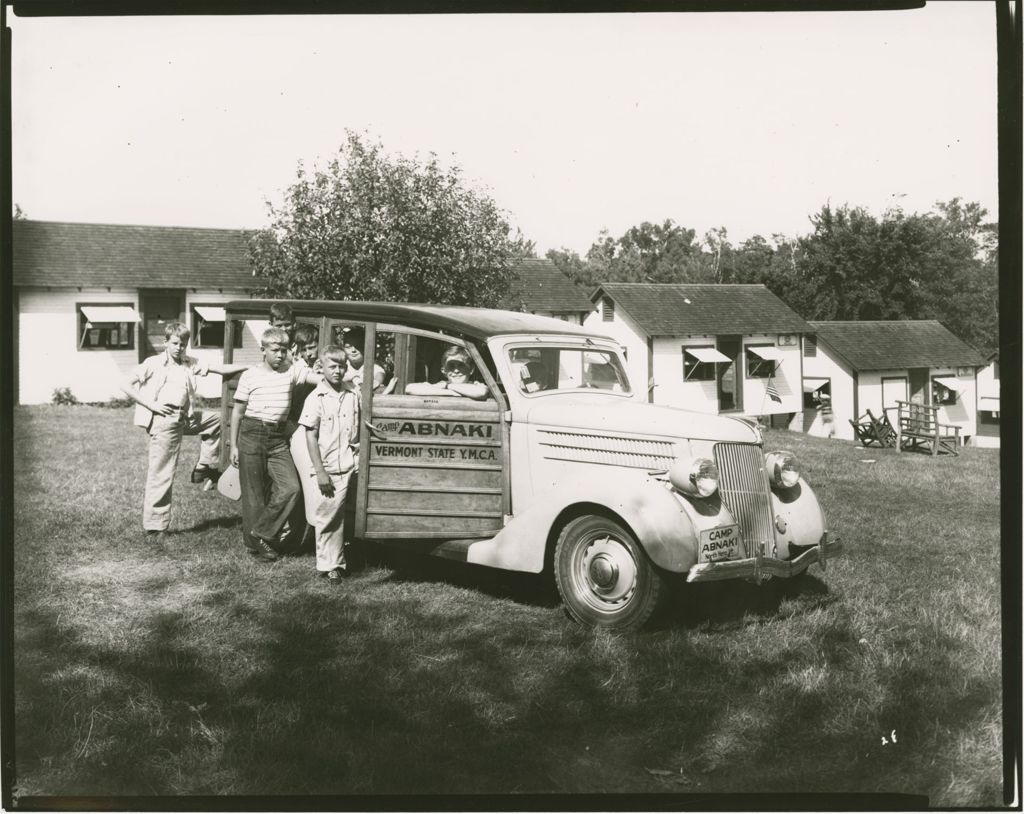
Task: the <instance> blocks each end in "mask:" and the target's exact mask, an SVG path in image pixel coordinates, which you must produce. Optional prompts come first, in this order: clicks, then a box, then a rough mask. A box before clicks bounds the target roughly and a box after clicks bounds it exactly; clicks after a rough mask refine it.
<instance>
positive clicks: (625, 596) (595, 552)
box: [576, 535, 637, 610]
mask: <svg viewBox="0 0 1024 814" xmlns="http://www.w3.org/2000/svg"><path fill="white" fill-rule="evenodd" d="M577 563H578V569H577V572H576V573H577V574H578V576H579V581H580V587H581V588H582V589H583V590H582V591H581V594H582V595H583V596H584V598H585V599H586V600H587V601H588V602H589V604H591V605H592V606H593V607H595V608H597V609H599V610H613V609H615V608H617V607H621V606H622V604H623V603H625V602H627V601H629V599H630V598H631V597H632V596H633V592H634V591H635V590H636V576H637V567H636V561H635V560H634V559H633V555H632V553H630V550H629V549H628V548H627V547H626V546H625V544H623V543H622V541H621V540H617V539H615V538H614V537H612V536H609V535H605V536H600V537H596V538H595V539H592V540H589V541H584V542H583V543H582V544H581V546H580V555H579V558H578V560H577Z"/></svg>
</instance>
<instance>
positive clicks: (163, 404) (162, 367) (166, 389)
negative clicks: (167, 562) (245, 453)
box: [121, 322, 245, 543]
mask: <svg viewBox="0 0 1024 814" xmlns="http://www.w3.org/2000/svg"><path fill="white" fill-rule="evenodd" d="M189 336H190V332H189V329H188V326H187V325H185V324H184V323H181V322H168V323H167V324H166V325H165V326H164V338H165V341H164V352H163V353H159V354H157V355H156V356H150V357H149V358H148V359H146V360H145V361H144V362H142V364H140V365H139V366H138V367H136V368H135V369H134V370H133V371H132V372H131V373H130V374H129V375H128V378H127V379H126V380H125V382H124V383H123V384H122V385H121V389H122V390H123V391H124V392H125V394H126V395H127V396H129V397H130V398H131V399H132V400H133V401H134V402H135V404H136V407H135V417H134V423H135V425H136V426H139V427H142V428H143V429H144V430H146V432H148V433H149V465H148V468H147V470H146V492H145V497H144V499H143V504H142V528H143V529H144V531H145V539H146V541H147V542H150V543H160V542H163V537H164V535H165V534H166V532H167V529H168V527H169V526H170V522H171V487H172V485H173V483H174V470H175V468H176V467H177V465H178V452H179V451H180V450H181V437H182V436H183V435H198V436H199V437H200V439H201V440H202V443H201V445H200V447H199V463H198V464H197V465H196V467H195V469H193V470H192V483H203V482H204V481H207V480H210V481H215V480H216V479H217V477H218V476H219V475H220V470H218V469H217V459H218V457H219V455H220V429H221V428H220V416H219V415H218V414H217V413H216V412H213V411H203V410H199V409H196V387H197V385H196V377H197V376H205V375H206V374H207V373H208V372H209V371H211V370H212V371H213V372H214V373H219V374H221V375H222V376H230V375H233V374H235V373H239V372H241V371H243V370H245V365H227V364H223V363H220V362H213V363H210V364H203V363H201V362H200V361H199V360H198V359H194V358H193V357H191V356H187V355H186V353H185V349H186V348H187V347H188V340H189Z"/></svg>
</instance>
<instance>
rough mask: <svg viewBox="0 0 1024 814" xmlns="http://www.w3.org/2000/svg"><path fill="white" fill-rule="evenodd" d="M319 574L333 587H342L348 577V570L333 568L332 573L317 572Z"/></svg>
mask: <svg viewBox="0 0 1024 814" xmlns="http://www.w3.org/2000/svg"><path fill="white" fill-rule="evenodd" d="M317 573H318V574H319V575H320V576H321V577H322V578H323V579H325V580H327V581H328V582H329V583H331V584H332V585H340V584H341V582H342V581H343V580H344V579H345V578H346V577H347V576H348V569H347V568H333V569H331V570H330V571H317Z"/></svg>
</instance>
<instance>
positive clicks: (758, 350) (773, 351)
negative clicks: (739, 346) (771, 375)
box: [747, 345, 782, 362]
mask: <svg viewBox="0 0 1024 814" xmlns="http://www.w3.org/2000/svg"><path fill="white" fill-rule="evenodd" d="M747 350H749V351H750V352H751V353H752V354H754V355H755V356H760V357H761V358H762V359H767V360H768V361H769V362H778V361H779V360H780V359H782V354H781V353H780V352H779V349H778V348H777V347H775V346H774V345H765V346H762V347H753V346H751V345H748V346H747Z"/></svg>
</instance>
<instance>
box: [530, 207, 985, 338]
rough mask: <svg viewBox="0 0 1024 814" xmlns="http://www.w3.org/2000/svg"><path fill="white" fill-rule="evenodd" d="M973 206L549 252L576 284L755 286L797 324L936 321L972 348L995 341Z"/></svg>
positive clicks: (845, 215) (823, 214)
mask: <svg viewBox="0 0 1024 814" xmlns="http://www.w3.org/2000/svg"><path fill="white" fill-rule="evenodd" d="M987 214H988V213H987V212H986V211H985V210H984V209H983V208H982V207H981V206H980V205H979V204H977V203H963V202H961V201H960V199H957V198H954V199H953V200H951V201H948V202H940V203H938V204H936V206H935V211H933V212H928V213H925V214H918V213H914V214H909V215H908V214H906V213H904V212H903V211H902V210H901V209H898V208H895V209H891V210H888V211H886V212H885V213H883V214H882V216H881V217H876V216H874V215H872V214H871V213H869V212H868V211H866V210H865V209H863V208H860V207H849V206H841V207H838V208H833V207H832V206H831V205H829V204H826V205H825V206H823V207H822V208H821V210H820V211H819V212H817V213H816V214H815V215H813V216H812V217H811V225H812V231H811V233H810V234H807V235H804V236H802V237H799V238H789V237H786V236H784V235H779V234H775V235H772V236H771V238H770V239H766V238H764V237H762V236H761V235H755V236H754V237H752V238H749V239H748V240H745V241H743V242H742V243H740V244H739V245H738V246H733V245H732V244H731V243H730V242H729V240H728V234H727V232H726V230H725V228H717V229H712V230H710V231H709V232H707V233H706V234H705V235H704V238H703V240H700V241H698V240H697V239H696V234H695V232H694V231H693V230H692V229H686V228H684V227H681V226H678V225H676V224H675V223H673V222H672V221H671V220H667V221H665V222H664V223H663V224H662V225H660V226H656V225H652V224H650V223H646V222H645V223H642V224H641V225H640V226H638V227H634V228H632V229H629V230H627V231H626V232H625V233H624V234H623V235H622V237H620V238H617V239H614V238H612V237H611V236H610V235H609V234H608V233H607V231H603V232H601V234H600V235H599V236H598V239H597V240H596V241H595V242H594V244H593V245H592V246H591V247H590V249H589V251H588V252H587V253H586V255H585V257H583V258H581V257H580V256H579V255H578V254H576V253H575V252H571V251H568V250H566V249H561V250H557V251H550V252H548V257H549V258H551V259H552V260H553V261H554V262H555V264H556V265H557V266H558V267H559V268H561V269H562V271H564V272H565V273H566V274H568V275H569V276H570V277H571V278H572V279H574V280H576V281H577V282H580V283H584V284H587V285H588V286H593V285H596V284H598V283H601V282H654V283H660V282H675V283H684V282H691V283H693V282H704V283H708V282H715V283H719V282H720V283H760V284H763V285H764V286H766V287H767V288H768V289H769V290H771V291H772V292H773V293H774V294H776V295H777V296H778V297H780V298H781V299H782V300H783V301H784V302H786V303H787V304H789V306H790V307H791V308H793V309H794V310H795V311H797V312H798V313H799V314H800V315H801V316H803V317H804V318H806V319H815V320H833V319H841V320H880V319H937V320H939V321H940V322H942V323H943V324H944V325H945V326H946V327H947V328H949V329H950V330H951V331H953V332H954V333H955V334H957V335H958V336H960V337H961V338H962V339H964V340H965V341H967V342H969V343H971V344H973V345H975V346H977V347H979V348H981V349H988V348H994V347H996V345H997V344H998V311H997V309H998V271H997V253H998V238H999V234H998V225H997V224H994V223H988V222H986V220H985V219H986V217H987Z"/></svg>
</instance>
